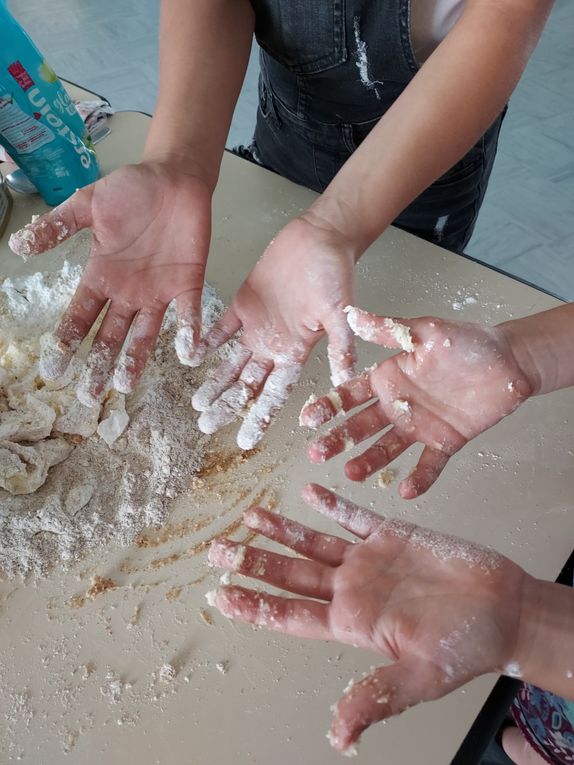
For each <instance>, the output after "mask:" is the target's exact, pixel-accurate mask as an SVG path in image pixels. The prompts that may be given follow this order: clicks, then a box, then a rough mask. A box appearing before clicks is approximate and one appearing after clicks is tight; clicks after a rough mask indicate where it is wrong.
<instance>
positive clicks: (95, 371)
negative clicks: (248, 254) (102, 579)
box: [11, 0, 553, 449]
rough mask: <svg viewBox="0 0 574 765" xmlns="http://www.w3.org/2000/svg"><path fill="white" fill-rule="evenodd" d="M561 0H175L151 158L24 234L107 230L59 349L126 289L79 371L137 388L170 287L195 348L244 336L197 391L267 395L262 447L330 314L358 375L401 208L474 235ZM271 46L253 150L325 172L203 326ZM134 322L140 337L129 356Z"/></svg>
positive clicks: (187, 340)
mask: <svg viewBox="0 0 574 765" xmlns="http://www.w3.org/2000/svg"><path fill="white" fill-rule="evenodd" d="M552 5H553V3H552V0H331V1H330V2H327V1H326V0H301V2H297V3H295V2H284V1H283V0H252V1H251V2H249V0H168V1H166V2H164V3H163V4H162V18H161V46H160V47H161V72H160V91H159V98H158V102H157V109H156V113H155V115H154V118H153V120H152V123H151V128H150V132H149V136H148V140H147V144H146V149H145V153H144V158H143V161H142V162H141V163H139V164H137V165H134V166H129V167H124V168H120V169H119V170H117V171H115V172H114V173H112V174H110V175H109V176H108V177H107V178H104V179H102V180H100V181H98V182H97V183H96V184H94V185H93V186H90V187H88V188H86V189H82V190H81V191H79V192H78V193H77V194H75V195H74V196H73V197H72V198H71V199H70V200H69V201H68V202H67V203H65V204H64V205H63V206H61V207H60V208H57V209H56V210H54V211H53V212H52V213H50V214H48V215H47V216H43V217H42V218H41V219H40V220H39V221H37V222H36V223H34V224H30V225H29V226H28V227H27V230H26V231H25V233H24V235H21V234H16V235H14V236H13V237H12V239H11V244H12V247H13V249H14V250H15V251H16V252H19V253H20V254H24V255H33V254H38V253H39V252H42V251H43V250H45V249H47V248H49V247H50V246H53V245H54V243H55V242H57V241H62V239H64V238H66V237H67V236H69V235H71V234H72V233H74V232H75V231H77V230H78V229H81V228H91V229H92V231H93V234H94V247H93V252H92V255H91V258H90V260H89V262H88V264H87V267H86V269H85V272H84V275H83V279H82V281H81V283H80V286H79V288H78V290H77V292H76V294H75V296H74V298H73V300H72V302H71V305H70V307H69V309H68V311H67V313H66V315H65V317H64V319H63V321H62V323H61V324H60V326H59V328H58V329H57V331H56V336H55V339H54V342H53V344H52V345H51V346H48V347H47V349H46V354H45V356H44V359H43V362H42V365H41V368H42V372H43V374H44V376H46V377H55V376H58V375H59V374H61V373H62V372H63V370H65V368H66V367H67V365H68V363H69V361H70V359H71V358H72V355H73V353H74V351H75V349H76V348H77V346H78V344H79V342H80V340H81V339H82V338H83V337H84V336H85V335H86V334H87V332H88V331H89V329H90V327H91V326H92V325H93V323H94V322H95V320H96V319H97V317H98V315H99V314H100V312H101V311H102V309H103V308H104V306H105V305H106V303H107V302H108V301H109V306H108V309H107V314H106V317H105V318H104V320H103V322H102V325H101V327H100V329H99V332H98V334H97V337H96V340H95V343H94V350H93V354H92V355H91V356H90V358H89V360H88V362H87V365H86V370H85V374H84V377H83V379H82V381H81V383H80V386H79V389H78V396H79V398H80V400H81V401H82V402H83V403H85V404H88V405H91V404H94V403H96V401H98V400H99V399H100V398H101V396H102V394H103V392H104V390H105V387H106V384H107V383H108V381H109V379H110V376H111V375H112V374H113V372H114V368H115V370H116V375H115V377H114V385H115V387H116V388H117V389H118V390H121V391H123V392H129V391H131V390H133V389H134V388H135V386H136V385H137V382H138V379H139V377H140V375H141V372H142V370H143V367H144V366H145V363H146V361H147V358H148V357H149V354H150V353H151V350H152V349H153V346H154V344H155V341H156V338H157V335H158V332H159V330H160V327H161V322H162V318H163V315H164V312H165V310H166V307H167V305H168V303H169V302H170V301H171V300H173V299H176V300H177V306H178V315H179V321H180V331H179V333H178V337H177V349H178V354H179V357H180V359H181V360H182V362H183V363H187V364H190V365H196V364H199V363H200V362H201V361H202V359H203V358H204V357H205V356H206V355H207V354H208V353H209V352H210V351H212V350H213V349H214V348H216V347H218V346H219V345H220V344H222V343H224V342H225V341H226V340H227V339H228V338H229V337H231V336H232V335H234V334H235V333H236V332H237V331H239V330H240V329H242V330H243V333H242V336H241V342H240V343H239V344H238V346H237V348H236V349H235V351H234V352H233V354H232V356H231V358H230V360H228V361H227V363H226V365H225V366H224V367H223V368H222V369H221V370H219V371H218V372H217V373H216V375H215V377H216V380H217V385H213V384H212V383H210V385H209V386H208V388H203V389H201V390H200V391H198V393H197V395H196V396H195V397H194V403H195V405H196V407H197V408H198V409H199V410H201V411H202V415H201V417H200V419H199V425H200V427H201V428H202V430H204V431H205V432H214V431H215V430H217V429H218V428H219V427H222V426H223V425H225V424H227V423H228V422H230V421H232V420H233V419H234V418H235V417H237V416H238V415H239V413H240V411H241V410H243V409H244V408H246V406H247V404H249V403H250V402H251V401H252V400H254V399H257V401H256V403H255V405H254V406H252V407H251V408H250V409H249V412H248V414H247V416H246V418H245V420H244V422H243V424H242V426H241V428H240V430H239V434H238V443H239V445H240V446H241V447H242V448H245V449H249V448H252V447H253V446H255V444H256V443H257V442H258V441H259V440H260V439H261V438H262V436H263V434H264V432H265V429H266V428H267V427H268V425H269V423H270V421H271V420H272V418H273V416H274V415H275V414H276V413H277V412H278V411H279V410H280V409H281V407H282V406H283V404H284V403H285V401H286V400H287V397H288V395H289V391H290V390H291V388H292V386H293V384H294V383H295V381H296V380H297V378H298V376H299V373H300V370H301V367H302V365H303V364H304V362H305V361H306V359H307V358H308V356H309V353H310V352H311V349H312V348H313V347H314V345H315V344H316V342H317V341H318V340H319V339H320V338H321V337H322V336H323V334H324V333H326V334H327V335H328V338H329V349H328V352H329V361H330V366H331V371H332V377H333V381H334V382H335V383H339V382H342V381H344V380H345V379H348V378H349V377H350V376H351V375H352V371H353V363H354V343H353V337H352V334H351V333H350V332H349V329H348V326H347V323H346V321H345V316H344V313H343V308H344V307H345V306H346V305H348V304H350V303H351V304H352V303H353V269H354V265H355V263H356V261H357V260H358V259H359V258H360V256H361V255H362V253H363V252H364V251H365V249H366V248H367V247H368V246H369V245H370V244H371V243H372V242H373V241H374V240H375V239H376V238H377V237H378V236H379V235H380V234H381V233H382V232H383V231H384V230H385V229H386V228H387V226H388V225H389V224H391V223H392V222H393V221H395V222H396V223H397V225H399V226H402V227H403V228H405V229H407V230H408V231H412V232H413V233H415V234H418V235H419V236H422V237H424V238H426V239H429V240H430V241H433V242H436V243H438V244H441V245H443V246H445V247H448V248H450V249H452V250H455V251H461V250H462V249H463V248H464V247H465V245H466V243H467V242H468V239H469V237H470V235H471V233H472V229H473V226H474V223H475V220H476V216H477V214H478V211H479V208H480V205H481V203H482V200H483V197H484V193H485V190H486V186H487V184H488V179H489V176H490V172H491V169H492V164H493V161H494V156H495V153H496V144H497V139H498V133H499V130H500V126H501V123H502V116H503V112H504V109H505V106H506V103H507V100H508V98H509V96H510V94H511V93H512V91H513V89H514V87H515V86H516V84H517V82H518V80H519V78H520V76H521V74H522V71H523V69H524V67H525V65H526V62H527V61H528V58H529V56H530V54H531V52H532V50H533V49H534V46H535V45H536V42H537V40H538V38H539V35H540V33H541V31H542V28H543V26H544V23H545V21H546V18H547V16H548V14H549V12H550V10H551V7H552ZM254 33H255V35H256V37H257V40H258V41H259V43H260V45H261V47H262V54H261V76H260V83H259V109H258V114H257V126H256V129H255V136H254V142H253V144H252V146H251V147H250V148H249V150H248V153H249V155H250V156H251V157H252V158H253V159H255V160H256V161H258V162H260V163H261V164H263V165H265V166H266V167H269V168H271V169H273V170H276V171H277V172H279V173H281V174H283V175H285V176H286V177H287V178H291V179H292V180H295V181H297V182H298V183H303V184H305V185H308V186H310V187H311V188H314V189H316V190H318V191H320V192H322V194H321V196H320V197H319V198H318V199H317V200H316V202H314V203H313V204H312V205H311V207H310V208H309V209H308V210H307V211H306V212H304V213H303V214H301V215H300V216H299V217H297V218H296V219H295V220H293V221H291V222H290V223H288V224H287V225H286V226H285V228H284V229H283V230H282V231H281V232H280V233H279V234H278V236H277V237H276V239H275V240H274V242H273V243H272V244H271V245H270V246H269V247H268V249H267V250H266V252H265V254H264V256H263V257H262V258H261V259H260V261H259V262H258V263H257V265H256V266H255V267H254V268H253V270H252V271H251V273H250V274H249V275H248V276H247V278H246V280H245V282H244V284H243V285H242V286H241V288H240V289H239V291H238V293H237V296H236V298H235V300H234V301H233V304H232V305H231V307H230V309H229V310H228V312H227V313H226V314H225V315H224V317H223V320H222V322H221V323H220V324H219V325H218V326H217V328H216V330H215V331H214V332H212V333H210V334H209V335H208V337H207V338H205V339H204V340H202V341H201V342H200V318H199V317H200V296H201V291H202V287H203V280H204V273H205V264H206V260H207V254H208V249H209V241H210V227H211V221H210V217H211V198H212V194H213V191H214V188H215V186H216V183H217V179H218V174H219V168H220V163H221V158H222V153H223V149H224V146H225V140H226V136H227V133H228V130H229V125H230V121H231V116H232V114H233V110H234V107H235V103H236V101H237V97H238V94H239V91H240V88H241V83H242V81H243V77H244V73H245V69H246V65H247V61H248V57H249V50H250V47H251V41H252V37H253V34H254ZM130 327H131V328H132V329H133V331H132V333H131V335H130V337H131V339H130V340H129V341H128V342H127V343H126V347H124V349H123V354H122V356H121V359H120V360H119V361H118V356H119V354H120V351H121V350H122V346H123V345H124V341H125V340H126V337H127V336H128V332H129V330H130Z"/></svg>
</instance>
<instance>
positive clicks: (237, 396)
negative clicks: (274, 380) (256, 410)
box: [197, 380, 254, 434]
mask: <svg viewBox="0 0 574 765" xmlns="http://www.w3.org/2000/svg"><path fill="white" fill-rule="evenodd" d="M253 395H254V394H253V391H252V390H251V388H249V387H248V386H247V385H245V383H244V382H242V381H241V380H238V381H237V382H236V383H234V384H233V385H232V386H231V388H228V389H227V390H226V391H225V392H224V393H222V394H221V396H220V397H219V398H218V399H217V401H215V403H214V404H213V405H212V406H210V407H209V409H206V410H205V411H204V412H202V413H201V414H200V416H199V419H198V421H197V426H198V428H199V429H200V430H201V432H202V433H207V434H210V433H215V432H216V431H218V430H220V429H221V428H223V427H224V426H225V425H228V424H229V423H230V422H233V420H234V419H235V418H236V417H237V416H238V415H239V414H240V413H241V412H242V411H243V410H244V409H245V407H246V406H247V404H248V403H249V401H251V399H252V398H253Z"/></svg>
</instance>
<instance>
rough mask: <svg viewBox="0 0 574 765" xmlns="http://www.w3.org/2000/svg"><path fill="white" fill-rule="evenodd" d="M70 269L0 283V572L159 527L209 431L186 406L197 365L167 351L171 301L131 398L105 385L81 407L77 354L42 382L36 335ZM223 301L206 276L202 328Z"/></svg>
mask: <svg viewBox="0 0 574 765" xmlns="http://www.w3.org/2000/svg"><path fill="white" fill-rule="evenodd" d="M80 275H81V268H80V267H79V266H71V265H70V264H69V263H65V264H64V266H63V267H62V269H61V271H59V272H56V273H36V274H34V275H32V276H28V277H22V278H18V279H6V280H5V281H4V282H3V284H2V285H1V286H0V573H1V574H3V575H7V576H10V577H13V576H16V575H26V574H29V573H34V574H45V573H47V572H48V571H49V570H50V569H51V567H52V566H53V565H54V564H55V563H57V562H60V563H61V562H70V561H74V560H78V559H80V558H81V557H82V556H83V555H84V554H85V552H86V551H87V550H88V548H90V547H93V546H95V545H99V544H104V543H105V542H106V541H108V540H110V539H112V538H113V540H114V541H116V542H119V543H120V544H124V545H128V544H130V543H131V542H132V541H133V539H134V538H135V537H136V536H137V534H139V532H141V530H142V529H143V528H145V527H146V526H158V525H161V524H162V523H163V522H164V521H165V520H166V517H167V514H168V509H169V503H170V501H172V499H173V498H174V497H176V496H177V495H178V494H179V493H180V492H181V491H182V490H184V489H186V488H188V487H189V485H190V483H191V479H192V477H193V475H194V474H195V473H196V472H197V471H198V469H199V468H200V467H201V462H202V456H203V453H204V447H205V444H206V442H207V440H208V439H207V438H206V437H205V436H202V435H201V434H200V433H199V431H198V430H197V428H196V426H195V421H196V418H197V414H196V413H195V412H194V410H193V408H192V406H191V395H192V393H193V391H194V390H195V389H196V388H197V386H198V384H200V382H201V378H202V377H203V376H204V372H203V371H201V372H200V371H198V370H195V369H192V368H190V367H186V366H183V365H181V364H180V363H179V361H178V359H177V356H176V353H175V350H174V348H173V340H174V335H175V328H176V327H175V311H174V310H172V307H170V310H169V311H168V313H167V316H166V320H165V321H164V326H163V329H162V333H161V336H160V339H159V342H158V345H157V347H156V350H155V353H154V355H153V357H152V358H151V359H150V362H149V365H148V369H147V371H146V374H145V377H144V380H143V382H142V384H141V385H140V388H139V389H138V390H137V391H136V392H135V393H134V394H132V395H131V396H127V397H124V396H122V395H121V394H117V393H115V392H112V393H110V394H109V395H108V398H107V401H106V402H105V403H104V405H103V406H102V407H101V408H97V407H96V408H94V409H92V408H88V407H84V406H82V405H81V404H80V403H79V402H78V401H77V399H76V396H75V392H74V391H75V382H76V380H77V377H78V374H79V372H80V368H81V361H76V362H74V363H73V364H72V365H71V369H70V370H68V372H67V373H66V376H65V378H63V379H61V380H59V381H57V382H56V383H47V382H46V381H44V380H42V378H41V377H40V375H39V373H38V359H39V354H40V346H41V337H42V335H43V334H45V333H47V332H51V331H52V330H53V329H54V327H55V325H56V324H57V322H58V319H59V317H60V316H61V314H62V313H63V311H64V310H65V308H66V306H67V304H68V302H69V300H70V298H71V296H72V294H73V293H74V291H75V288H76V286H77V284H78V282H79V279H80ZM222 308H223V306H222V303H221V301H220V300H219V299H218V298H217V296H216V295H215V293H214V291H213V289H212V288H211V287H209V286H208V285H206V287H205V290H204V298H203V322H204V325H207V326H209V325H211V324H212V323H213V322H214V321H215V319H216V318H217V317H218V316H219V315H220V313H221V310H222ZM128 420H129V425H128V424H127V423H128ZM126 426H127V427H126Z"/></svg>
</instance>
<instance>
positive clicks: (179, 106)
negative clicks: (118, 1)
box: [144, 0, 254, 189]
mask: <svg viewBox="0 0 574 765" xmlns="http://www.w3.org/2000/svg"><path fill="white" fill-rule="evenodd" d="M253 29H254V14H253V9H252V7H251V4H250V3H249V0H164V2H163V3H162V10H161V32H160V89H159V97H158V101H157V106H156V112H155V115H154V118H153V120H152V124H151V128H150V132H149V135H148V139H147V143H146V148H145V155H144V158H145V159H146V160H158V161H165V162H170V161H172V160H173V161H174V162H175V163H177V165H178V167H179V168H181V169H185V168H189V170H190V172H192V173H193V174H194V175H197V174H200V175H201V176H202V177H203V179H204V180H205V181H206V182H207V183H208V185H209V186H210V187H211V188H212V189H213V187H214V186H215V184H216V182H217V177H218V174H219V166H220V163H221V157H222V155H223V150H224V148H225V140H226V138H227V133H228V131H229V125H230V123H231V118H232V115H233V110H234V108H235V104H236V102H237V98H238V96H239V91H240V89H241V85H242V83H243V78H244V76H245V69H246V67H247V61H248V59H249V51H250V49H251V39H252V36H253Z"/></svg>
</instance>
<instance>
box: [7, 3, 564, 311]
mask: <svg viewBox="0 0 574 765" xmlns="http://www.w3.org/2000/svg"><path fill="white" fill-rule="evenodd" d="M10 7H11V9H12V10H13V12H14V13H15V15H17V17H18V18H19V19H20V21H21V22H22V23H23V24H24V25H25V27H26V28H27V29H28V31H29V32H30V34H31V35H32V36H33V37H34V39H35V40H36V42H37V44H38V45H39V46H40V47H41V48H42V49H43V51H44V52H45V54H46V55H47V57H48V58H49V60H50V61H51V63H52V65H53V66H54V68H55V69H56V70H57V71H58V72H59V73H60V74H61V75H62V76H64V77H67V78H69V79H71V80H74V81H75V82H78V83H80V84H83V85H85V86H86V87H89V88H92V89H93V90H95V91H97V92H101V93H103V94H105V95H106V96H107V97H108V98H109V99H110V100H111V101H112V103H113V105H114V106H115V107H116V108H119V109H141V110H143V111H148V112H151V111H153V105H154V100H155V93H156V89H157V21H158V18H157V17H158V7H159V0H99V2H97V3H94V2H90V0H53V1H52V2H50V3H46V2H44V1H43V0H11V2H10ZM573 29H574V3H573V2H572V0H556V2H555V7H554V10H553V12H552V15H551V18H550V21H549V23H548V26H547V28H546V30H545V32H544V35H543V38H542V40H541V42H540V44H539V46H538V48H537V50H536V52H535V54H534V56H533V58H532V60H531V62H530V64H529V66H528V69H527V71H526V74H525V75H524V77H523V79H522V81H521V83H520V85H519V87H518V88H517V90H516V92H515V94H514V96H513V98H512V102H511V108H510V110H509V113H508V116H507V118H506V120H505V124H504V128H503V132H502V135H501V140H500V147H499V156H498V158H497V162H496V165H495V169H494V172H493V176H492V180H491V185H490V189H489V192H488V194H487V197H486V201H485V203H484V207H483V209H482V212H481V216H480V220H479V224H478V226H477V229H476V232H475V235H474V237H473V239H472V241H471V243H470V245H469V247H468V252H469V254H471V255H472V256H474V257H476V258H478V259H480V260H483V261H485V262H487V263H491V264H494V265H497V266H498V267H500V268H502V269H504V270H507V271H510V272H511V273H514V274H516V275H518V276H520V277H522V278H524V279H527V280H529V281H531V282H533V283H535V284H537V285H539V286H541V287H544V288H546V289H548V290H551V291H553V292H555V293H556V294H558V295H560V296H562V297H564V298H567V299H572V300H574V130H573V128H572V126H573V125H574V34H573V32H572V30H573ZM256 84H257V57H256V52H255V48H254V51H253V53H252V56H251V61H250V65H249V70H248V73H247V77H246V80H245V86H244V88H243V92H242V94H241V98H240V100H239V103H238V105H237V109H236V113H235V117H234V120H233V125H232V128H231V132H230V135H229V141H228V145H234V144H236V143H240V142H244V141H248V140H249V138H250V135H251V131H252V127H253V122H254V114H255V108H256V102H257V90H256Z"/></svg>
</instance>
